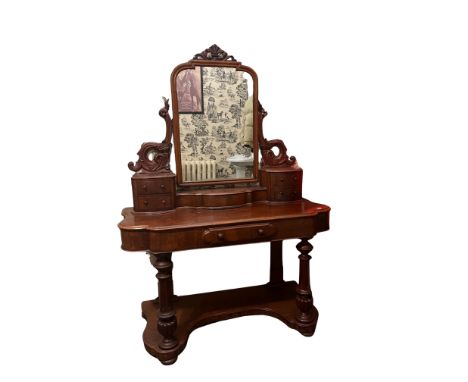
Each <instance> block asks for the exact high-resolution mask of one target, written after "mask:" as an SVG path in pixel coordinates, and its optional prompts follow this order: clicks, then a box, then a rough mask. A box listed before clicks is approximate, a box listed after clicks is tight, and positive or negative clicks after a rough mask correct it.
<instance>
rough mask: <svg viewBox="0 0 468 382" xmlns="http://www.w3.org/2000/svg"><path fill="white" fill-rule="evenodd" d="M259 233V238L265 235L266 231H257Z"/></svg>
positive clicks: (260, 229)
mask: <svg viewBox="0 0 468 382" xmlns="http://www.w3.org/2000/svg"><path fill="white" fill-rule="evenodd" d="M257 232H258V235H259V236H263V235H265V231H264V230H263V229H262V228H259V229H258V230H257Z"/></svg>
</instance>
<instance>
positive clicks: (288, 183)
mask: <svg viewBox="0 0 468 382" xmlns="http://www.w3.org/2000/svg"><path fill="white" fill-rule="evenodd" d="M301 184H302V173H301V172H299V171H292V172H280V173H276V174H275V173H272V174H271V185H272V186H273V187H284V188H291V187H297V188H299V187H301Z"/></svg>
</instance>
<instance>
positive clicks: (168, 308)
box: [148, 252, 178, 350]
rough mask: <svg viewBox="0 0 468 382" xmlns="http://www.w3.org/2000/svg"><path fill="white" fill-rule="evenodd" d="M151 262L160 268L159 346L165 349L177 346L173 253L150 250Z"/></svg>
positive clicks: (158, 274) (158, 275)
mask: <svg viewBox="0 0 468 382" xmlns="http://www.w3.org/2000/svg"><path fill="white" fill-rule="evenodd" d="M148 253H149V255H150V261H151V264H152V265H153V266H154V267H155V268H156V269H157V270H158V273H157V275H156V278H157V279H158V295H159V319H158V331H159V333H160V334H161V336H162V340H161V342H160V343H159V347H160V348H161V349H164V350H168V349H172V348H174V347H176V346H177V344H178V341H177V338H176V337H175V336H174V332H175V330H176V328H177V319H176V315H175V310H174V306H173V299H174V285H173V282H172V261H171V257H172V253H154V252H148Z"/></svg>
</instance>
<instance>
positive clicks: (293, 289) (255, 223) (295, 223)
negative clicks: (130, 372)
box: [119, 45, 330, 365]
mask: <svg viewBox="0 0 468 382" xmlns="http://www.w3.org/2000/svg"><path fill="white" fill-rule="evenodd" d="M171 93H172V104H173V115H172V118H171V116H170V115H169V100H168V99H165V98H164V99H163V100H164V106H163V108H162V109H161V110H160V111H159V115H160V116H161V117H162V118H163V119H164V120H165V125H166V134H165V138H164V139H163V140H162V142H147V143H143V144H142V146H141V148H140V150H139V151H138V160H137V161H136V162H135V163H133V162H130V163H129V168H130V170H132V171H134V172H135V174H134V175H133V176H132V179H131V181H132V189H133V207H132V208H125V209H124V210H123V211H122V215H123V220H122V221H121V222H120V223H119V229H120V232H121V239H122V249H124V250H126V251H147V253H148V254H149V255H150V261H151V264H152V265H153V266H154V267H155V268H156V269H157V275H156V277H157V279H158V298H156V299H155V300H150V301H145V302H143V303H142V311H143V317H144V318H145V319H146V321H147V325H146V328H145V330H144V334H143V341H144V344H145V348H146V349H147V351H148V352H149V353H150V354H151V355H153V356H154V357H156V358H158V359H159V360H160V361H161V362H162V363H163V364H165V365H169V364H172V363H174V362H175V361H176V360H177V357H178V355H179V354H180V353H181V352H182V351H183V350H184V348H185V346H186V344H187V340H188V337H189V335H190V333H191V332H192V331H193V330H194V329H196V328H198V327H201V326H204V325H207V324H211V323H214V322H217V321H220V320H226V319H230V318H235V317H240V316H245V315H253V314H263V315H268V316H272V317H276V318H277V319H279V320H281V321H282V322H284V323H285V324H286V325H288V326H289V327H290V328H292V329H295V330H297V331H298V332H299V333H301V334H302V335H304V336H312V335H313V334H314V331H315V327H316V324H317V319H318V311H317V309H316V308H315V306H314V305H313V298H312V292H311V289H310V278H309V260H310V259H311V256H310V255H309V253H310V252H311V251H312V245H311V244H310V242H309V240H310V239H311V238H312V237H313V236H314V235H315V234H316V233H318V232H322V231H326V230H328V228H329V212H330V208H329V207H328V206H326V205H323V204H318V203H313V202H310V201H308V200H307V199H304V198H303V197H302V175H303V171H302V169H301V168H300V167H299V165H298V163H297V160H296V158H295V157H293V156H289V155H288V154H287V149H286V146H285V144H284V143H283V141H282V140H279V139H273V140H268V139H266V138H265V136H264V133H263V119H264V118H265V117H266V115H267V112H266V111H265V110H264V109H263V107H262V105H261V104H260V102H259V100H258V79H257V74H256V73H255V72H254V70H252V69H251V68H250V67H248V66H245V65H242V64H241V62H239V61H237V60H236V59H235V58H234V57H233V56H230V55H228V54H227V53H226V52H225V51H223V50H222V49H221V48H219V47H218V46H216V45H213V46H211V47H210V48H208V49H206V50H204V51H203V52H201V53H199V54H196V55H195V56H194V57H193V59H192V60H190V61H188V62H187V63H184V64H181V65H178V66H177V67H176V68H175V69H174V70H173V72H172V75H171ZM172 142H174V151H175V163H176V172H175V173H174V172H172V170H171V168H170V156H171V152H172V147H173V143H172ZM286 239H297V240H299V243H298V244H297V250H298V251H299V280H298V282H297V283H296V282H295V281H284V280H283V265H282V243H283V240H286ZM258 242H269V243H270V279H269V281H268V282H267V283H266V284H264V285H258V286H252V287H246V288H239V289H233V290H223V291H216V292H211V293H201V294H195V295H189V296H175V295H174V291H173V280H172V267H173V263H172V260H171V255H172V253H173V252H175V251H185V250H190V249H195V248H212V247H223V246H228V245H240V244H249V243H258Z"/></svg>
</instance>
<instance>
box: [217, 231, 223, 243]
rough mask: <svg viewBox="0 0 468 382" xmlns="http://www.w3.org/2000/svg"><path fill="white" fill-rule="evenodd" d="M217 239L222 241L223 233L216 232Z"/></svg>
mask: <svg viewBox="0 0 468 382" xmlns="http://www.w3.org/2000/svg"><path fill="white" fill-rule="evenodd" d="M218 240H221V241H223V240H224V233H221V232H220V233H218Z"/></svg>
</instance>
